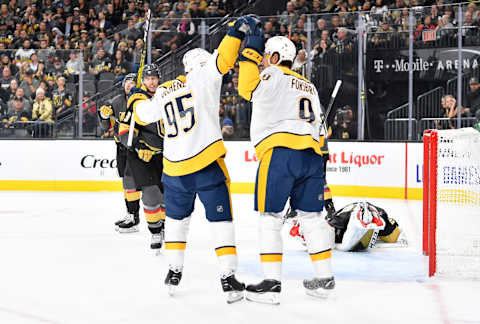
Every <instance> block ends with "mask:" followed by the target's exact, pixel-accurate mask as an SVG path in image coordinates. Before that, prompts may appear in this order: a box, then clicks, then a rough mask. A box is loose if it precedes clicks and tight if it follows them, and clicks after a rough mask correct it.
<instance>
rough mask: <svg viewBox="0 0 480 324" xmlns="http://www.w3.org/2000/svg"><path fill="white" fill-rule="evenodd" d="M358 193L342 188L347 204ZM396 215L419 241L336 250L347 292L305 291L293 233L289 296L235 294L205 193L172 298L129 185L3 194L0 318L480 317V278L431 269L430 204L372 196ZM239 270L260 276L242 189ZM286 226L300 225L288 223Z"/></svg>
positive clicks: (303, 262) (10, 323)
mask: <svg viewBox="0 0 480 324" xmlns="http://www.w3.org/2000/svg"><path fill="white" fill-rule="evenodd" d="M357 200H359V199H355V198H335V199H334V201H335V203H336V206H337V207H341V206H343V205H345V204H347V203H349V202H353V201H357ZM369 201H371V202H373V203H376V204H378V205H379V206H380V207H383V208H385V209H386V210H387V212H388V213H389V214H390V215H391V216H392V217H394V218H396V219H397V220H398V221H399V223H400V224H401V226H402V227H403V229H404V230H405V231H406V233H407V236H408V239H409V246H408V248H383V249H377V250H376V251H373V252H369V253H341V252H334V254H333V267H334V272H335V275H336V282H337V287H336V293H337V297H336V299H331V300H326V301H325V300H318V299H314V298H312V297H309V296H307V295H305V293H304V291H303V287H302V284H301V281H302V279H304V278H308V277H310V276H312V275H313V272H312V269H311V264H310V261H309V257H308V255H307V254H306V253H305V252H304V251H302V248H301V246H300V245H299V244H298V243H297V242H296V241H295V240H292V239H291V238H290V237H288V236H286V237H285V250H286V251H285V255H284V266H283V270H284V275H283V278H284V279H283V281H282V289H283V290H282V296H281V305H280V306H270V305H261V304H254V303H251V302H247V301H241V302H239V303H236V304H233V305H227V304H226V303H225V301H224V297H223V295H222V292H221V287H220V283H219V278H218V273H217V260H216V256H215V253H214V250H213V246H212V242H211V239H210V237H211V235H210V231H209V228H208V223H207V221H206V220H205V217H204V209H203V207H202V206H201V204H199V203H198V201H197V204H196V210H195V212H194V214H193V216H192V223H191V227H190V235H189V240H188V243H187V253H186V263H185V269H184V277H183V279H182V282H181V286H180V288H179V292H178V295H177V296H175V297H173V298H172V297H169V296H168V295H167V290H166V288H165V287H164V284H163V280H164V277H165V275H166V271H167V269H166V262H165V257H164V256H163V255H159V256H155V255H154V253H152V252H151V251H150V250H149V247H148V246H149V242H150V235H149V234H148V231H147V229H146V223H145V220H144V219H143V218H142V223H141V225H142V226H141V231H140V232H139V233H133V234H119V233H117V232H115V231H114V229H113V222H114V221H115V220H117V219H118V218H120V217H121V216H123V214H124V203H123V195H122V194H121V193H120V192H115V193H78V192H75V193H74V192H71V193H56V192H1V193H0V224H1V226H0V323H1V324H17V323H22V324H24V323H25V324H30V323H32V324H35V323H49V324H57V323H69V324H70V323H71V324H77V323H78V324H96V323H102V324H104V323H116V324H119V323H135V324H137V323H138V324H142V323H162V324H174V323H208V324H217V323H218V324H227V323H228V324H230V323H248V324H254V323H382V324H384V323H402V324H404V323H480V301H479V300H480V298H479V296H480V293H479V291H480V282H479V281H465V280H456V279H445V278H443V279H439V278H433V279H429V278H427V277H426V275H425V273H426V270H425V269H426V268H425V258H424V257H423V256H422V255H421V248H420V244H421V239H420V238H421V203H420V202H418V201H404V200H385V199H369ZM233 208H234V214H235V222H236V235H237V251H238V256H239V271H238V278H239V279H241V280H244V281H245V282H246V283H255V282H258V281H260V280H261V279H262V278H261V268H260V262H259V257H258V248H257V241H258V239H257V228H256V225H257V217H258V216H257V215H256V213H255V212H254V211H253V197H252V195H233ZM285 231H286V232H287V231H288V229H286V230H285Z"/></svg>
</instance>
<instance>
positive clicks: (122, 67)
mask: <svg viewBox="0 0 480 324" xmlns="http://www.w3.org/2000/svg"><path fill="white" fill-rule="evenodd" d="M112 67H113V74H115V82H118V81H121V80H123V78H124V77H125V75H126V74H127V73H129V72H130V63H129V62H127V61H126V60H125V59H124V58H123V52H122V51H121V50H117V51H116V52H115V59H114V61H113V65H112Z"/></svg>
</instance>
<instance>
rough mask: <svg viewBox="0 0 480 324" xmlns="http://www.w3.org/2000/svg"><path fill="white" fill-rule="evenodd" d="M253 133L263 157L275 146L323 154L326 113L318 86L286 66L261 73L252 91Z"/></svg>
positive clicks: (270, 68)
mask: <svg viewBox="0 0 480 324" xmlns="http://www.w3.org/2000/svg"><path fill="white" fill-rule="evenodd" d="M251 101H252V103H253V107H252V123H251V126H250V136H251V139H252V142H253V144H254V146H255V151H256V154H257V157H258V158H259V159H261V158H262V157H263V155H264V153H265V152H266V151H268V150H269V149H271V148H273V147H279V146H281V147H288V148H291V149H294V150H304V149H308V148H312V149H313V150H314V151H315V152H316V153H317V154H319V155H321V154H322V153H327V152H322V150H321V147H322V146H323V144H324V143H323V142H324V137H323V135H321V134H320V127H321V120H320V116H321V114H323V111H322V108H321V105H320V100H319V98H318V93H317V89H316V88H315V86H314V85H313V84H312V83H311V82H310V81H308V80H307V79H306V78H304V77H303V76H301V75H299V74H298V73H296V72H293V71H292V70H290V69H288V68H286V67H283V66H271V67H268V68H266V69H265V70H264V71H263V72H262V73H261V74H260V82H259V83H258V85H257V87H256V89H255V90H254V91H253V92H252V97H251Z"/></svg>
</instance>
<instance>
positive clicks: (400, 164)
mask: <svg viewBox="0 0 480 324" xmlns="http://www.w3.org/2000/svg"><path fill="white" fill-rule="evenodd" d="M0 143H1V146H2V150H1V153H0V190H42V191H117V190H121V189H122V187H121V182H120V180H119V177H118V174H117V171H116V160H115V144H114V143H113V142H112V141H99V140H90V141H87V140H75V141H74V140H51V141H50V140H31V141H30V140H25V141H23V140H22V141H12V140H3V141H1V142H0ZM225 145H226V147H227V150H228V153H227V156H226V163H227V167H228V171H229V173H230V177H231V180H232V193H253V191H254V182H255V175H256V170H257V166H258V161H257V158H256V156H255V151H254V148H253V146H252V145H251V143H250V142H225ZM329 148H330V163H329V165H328V169H327V181H328V182H329V184H330V187H331V190H332V193H333V194H334V195H337V196H352V197H376V198H398V199H405V198H406V199H421V198H422V167H423V146H422V144H421V143H398V142H396V143H385V142H369V143H364V142H330V143H329Z"/></svg>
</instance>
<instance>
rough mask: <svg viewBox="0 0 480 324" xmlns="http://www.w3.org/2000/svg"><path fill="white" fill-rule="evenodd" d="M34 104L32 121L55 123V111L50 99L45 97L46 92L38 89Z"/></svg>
mask: <svg viewBox="0 0 480 324" xmlns="http://www.w3.org/2000/svg"><path fill="white" fill-rule="evenodd" d="M35 93H36V96H35V101H34V102H33V110H32V120H33V121H36V120H38V121H44V122H49V123H53V118H52V116H53V109H52V102H51V101H50V98H48V97H46V96H45V90H43V88H40V87H39V88H38V89H37V91H36V92H35Z"/></svg>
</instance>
